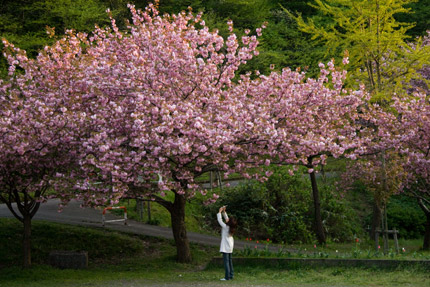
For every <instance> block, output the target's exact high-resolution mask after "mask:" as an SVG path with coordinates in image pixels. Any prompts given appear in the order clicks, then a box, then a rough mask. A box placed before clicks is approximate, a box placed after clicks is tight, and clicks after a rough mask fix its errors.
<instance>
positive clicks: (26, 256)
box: [22, 214, 31, 268]
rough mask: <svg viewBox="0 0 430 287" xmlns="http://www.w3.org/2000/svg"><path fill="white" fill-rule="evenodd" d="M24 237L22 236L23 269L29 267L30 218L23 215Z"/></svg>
mask: <svg viewBox="0 0 430 287" xmlns="http://www.w3.org/2000/svg"><path fill="white" fill-rule="evenodd" d="M22 223H23V225H24V236H23V251H24V267H26V268H28V267H30V266H31V216H30V215H28V214H25V215H23V221H22Z"/></svg>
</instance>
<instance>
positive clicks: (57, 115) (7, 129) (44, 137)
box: [0, 40, 84, 267]
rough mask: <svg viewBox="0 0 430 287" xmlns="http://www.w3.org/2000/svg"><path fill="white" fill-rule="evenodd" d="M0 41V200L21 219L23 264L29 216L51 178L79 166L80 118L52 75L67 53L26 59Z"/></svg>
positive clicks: (27, 246)
mask: <svg viewBox="0 0 430 287" xmlns="http://www.w3.org/2000/svg"><path fill="white" fill-rule="evenodd" d="M3 44H4V45H5V47H6V51H5V56H6V57H7V59H8V61H9V64H10V68H9V78H8V79H6V80H4V81H0V201H1V202H4V203H5V204H6V205H7V207H8V208H9V209H10V211H11V212H12V214H13V215H14V216H15V217H16V218H17V219H18V220H20V221H21V222H22V223H23V227H24V242H23V247H24V266H26V267H28V266H30V265H31V219H32V218H33V216H34V215H35V214H36V212H37V210H38V209H39V206H40V203H41V201H43V200H44V199H45V198H46V197H47V192H48V189H49V188H50V187H51V181H52V180H54V179H55V178H56V177H57V176H58V175H60V174H61V173H64V172H68V171H70V170H73V169H74V168H77V167H78V166H79V165H78V161H77V158H78V157H77V155H78V154H77V149H76V148H74V147H75V146H76V139H77V138H79V137H80V136H81V132H82V128H81V126H80V125H79V122H82V121H83V120H84V118H82V117H80V116H81V115H80V114H79V113H76V112H75V111H73V102H74V99H73V98H70V94H68V93H67V88H66V87H65V86H63V84H64V83H63V82H61V79H59V78H58V77H56V75H58V74H61V72H60V70H62V71H63V72H64V68H61V65H62V64H64V65H66V64H67V62H68V60H67V59H66V58H63V59H61V60H58V62H56V63H54V62H50V63H48V64H50V65H51V66H50V65H45V63H46V61H45V60H46V55H43V53H41V54H40V55H39V57H38V59H37V60H30V59H28V58H27V56H26V53H25V51H22V50H20V49H18V48H15V47H14V46H13V45H12V44H10V43H8V42H7V41H6V40H3ZM50 49H55V47H53V48H50ZM50 49H48V48H47V50H50ZM16 67H19V69H18V71H16ZM52 71H55V73H52ZM63 79H65V77H64V78H63Z"/></svg>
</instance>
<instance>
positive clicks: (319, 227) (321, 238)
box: [309, 171, 326, 244]
mask: <svg viewBox="0 0 430 287" xmlns="http://www.w3.org/2000/svg"><path fill="white" fill-rule="evenodd" d="M309 176H310V178H311V184H312V196H313V200H314V209H315V232H316V236H317V239H318V242H319V243H320V244H324V243H325V242H326V237H325V232H324V226H323V222H322V217H321V201H320V196H319V191H318V185H317V179H316V176H315V171H312V172H311V173H310V174H309Z"/></svg>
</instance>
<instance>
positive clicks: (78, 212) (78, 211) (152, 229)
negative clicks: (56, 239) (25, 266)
mask: <svg viewBox="0 0 430 287" xmlns="http://www.w3.org/2000/svg"><path fill="white" fill-rule="evenodd" d="M58 204H59V200H50V201H48V202H46V203H43V204H41V206H40V208H39V210H38V212H37V213H36V215H35V216H34V218H33V219H34V220H47V221H52V222H58V223H66V224H73V225H81V226H89V227H98V228H102V209H94V208H89V207H86V208H81V207H80V203H79V202H77V201H71V202H70V203H69V204H68V205H67V206H65V207H64V209H63V211H62V212H58ZM0 217H9V218H13V217H14V216H13V215H12V213H11V212H10V210H9V209H8V208H7V206H6V205H5V204H0ZM118 218H120V217H115V216H114V215H112V214H108V213H106V220H110V219H118ZM214 220H216V218H215V216H214ZM105 228H108V229H113V230H118V231H122V232H129V233H134V234H143V235H148V236H155V237H162V238H168V239H173V234H172V229H171V228H167V227H161V226H154V225H149V224H145V223H142V222H138V221H134V220H128V225H124V224H123V223H122V222H112V223H106V227H105ZM187 234H188V239H189V241H190V242H193V243H200V244H206V245H214V246H219V244H220V236H210V235H204V234H199V233H195V232H188V233H187ZM246 245H248V246H249V247H251V245H252V248H255V246H257V247H258V249H264V248H265V245H264V244H255V243H252V244H250V243H248V242H246V241H240V240H236V241H235V248H237V249H243V248H244V247H245V246H246ZM270 247H271V248H270V249H272V250H273V251H277V250H278V249H279V247H276V246H273V245H271V246H270ZM290 251H294V250H290Z"/></svg>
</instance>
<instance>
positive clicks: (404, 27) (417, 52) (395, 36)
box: [296, 0, 429, 100]
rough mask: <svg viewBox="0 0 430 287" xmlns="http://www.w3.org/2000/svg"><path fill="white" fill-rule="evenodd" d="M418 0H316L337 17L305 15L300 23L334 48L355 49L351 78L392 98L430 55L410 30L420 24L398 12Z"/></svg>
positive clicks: (376, 94) (351, 51)
mask: <svg viewBox="0 0 430 287" xmlns="http://www.w3.org/2000/svg"><path fill="white" fill-rule="evenodd" d="M413 2H415V1H414V0H372V1H367V0H355V1H346V0H326V1H325V0H316V1H315V4H314V5H312V6H313V7H315V8H316V9H318V10H319V11H321V12H322V13H324V14H325V15H327V17H328V18H329V19H330V20H331V21H330V22H328V23H327V22H323V23H318V22H317V21H313V20H312V18H309V19H308V20H307V21H306V20H305V19H303V18H302V17H301V16H300V15H299V16H297V17H296V20H297V23H298V25H299V27H300V29H301V30H302V31H304V32H306V33H309V34H311V35H312V38H313V39H315V40H320V41H322V42H324V43H326V44H327V47H328V50H327V51H328V53H331V54H339V53H343V52H344V51H345V50H347V51H348V52H349V55H350V59H351V64H350V66H349V70H350V71H351V72H352V75H353V77H351V81H350V84H351V85H354V86H356V85H357V81H358V82H364V83H366V86H367V88H368V90H369V91H370V92H371V93H372V94H373V96H374V99H376V100H382V99H389V98H390V97H391V94H392V93H393V92H402V90H403V83H404V82H405V81H406V82H407V81H409V80H410V79H413V78H414V77H416V76H419V74H417V73H416V71H417V70H418V69H420V68H421V67H422V65H423V64H424V63H427V62H428V60H429V53H428V51H427V48H423V47H422V48H420V49H412V48H411V47H410V45H408V43H407V41H408V35H407V34H406V33H407V31H408V30H410V29H411V28H412V27H413V26H414V25H413V24H411V23H405V22H399V21H396V19H395V18H394V16H395V15H397V14H399V13H409V12H410V9H409V8H405V6H406V5H407V4H410V3H413Z"/></svg>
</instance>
